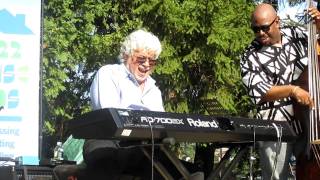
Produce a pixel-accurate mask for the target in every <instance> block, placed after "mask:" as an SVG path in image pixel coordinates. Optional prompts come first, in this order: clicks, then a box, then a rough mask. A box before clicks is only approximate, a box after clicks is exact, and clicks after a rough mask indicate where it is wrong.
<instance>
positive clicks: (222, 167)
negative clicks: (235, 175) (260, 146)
mask: <svg viewBox="0 0 320 180" xmlns="http://www.w3.org/2000/svg"><path fill="white" fill-rule="evenodd" d="M251 146H252V143H243V144H231V145H230V146H229V147H230V148H229V149H228V150H227V152H226V153H225V155H224V156H223V158H222V159H221V160H220V162H219V163H218V165H217V167H216V168H214V169H213V170H212V171H211V173H210V174H209V175H208V178H207V180H213V179H215V178H216V177H220V178H219V179H221V180H225V179H228V178H229V177H230V174H231V171H232V169H233V168H234V167H235V166H236V165H237V163H238V162H239V161H240V160H241V158H242V157H243V155H245V153H246V152H247V151H248V150H250V147H251ZM224 147H226V146H224ZM233 152H236V155H235V157H234V158H233V159H232V160H231V163H230V164H229V165H228V166H226V164H227V162H230V158H231V155H232V154H233Z"/></svg>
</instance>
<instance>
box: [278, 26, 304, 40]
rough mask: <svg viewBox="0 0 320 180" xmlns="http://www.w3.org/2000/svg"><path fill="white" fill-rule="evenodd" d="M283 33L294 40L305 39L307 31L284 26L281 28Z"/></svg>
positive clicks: (297, 27)
mask: <svg viewBox="0 0 320 180" xmlns="http://www.w3.org/2000/svg"><path fill="white" fill-rule="evenodd" d="M281 33H282V34H283V35H286V36H289V37H292V38H305V37H306V29H305V28H303V27H299V26H284V27H281Z"/></svg>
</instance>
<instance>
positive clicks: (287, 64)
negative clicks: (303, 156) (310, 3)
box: [241, 3, 320, 180]
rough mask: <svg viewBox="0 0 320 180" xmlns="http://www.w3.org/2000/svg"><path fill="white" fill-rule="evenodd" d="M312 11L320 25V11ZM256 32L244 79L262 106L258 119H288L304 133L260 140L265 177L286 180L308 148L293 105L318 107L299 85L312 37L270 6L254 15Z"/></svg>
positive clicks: (262, 6)
mask: <svg viewBox="0 0 320 180" xmlns="http://www.w3.org/2000/svg"><path fill="white" fill-rule="evenodd" d="M308 12H309V15H311V16H312V17H313V18H314V19H315V20H316V23H317V27H320V21H319V19H320V13H319V11H318V10H317V9H316V8H310V9H309V10H308ZM251 29H252V31H253V32H254V34H255V39H254V40H253V41H252V43H251V44H250V45H249V46H248V47H247V49H246V50H245V52H244V54H243V55H242V57H241V71H242V72H241V75H242V80H243V82H244V84H245V86H246V87H247V90H248V94H249V96H250V97H251V99H252V101H253V103H254V104H256V107H257V116H256V117H257V118H260V119H264V120H271V121H272V120H281V121H288V122H289V123H290V125H291V126H292V128H293V130H294V131H295V132H296V133H297V134H298V135H299V139H298V141H297V142H296V143H282V142H280V141H279V142H259V154H260V162H261V163H260V165H261V169H262V176H263V179H267V180H269V179H281V180H282V179H285V180H286V179H288V169H289V159H290V157H291V155H292V153H294V154H295V155H299V154H300V153H302V152H303V151H304V150H305V147H306V146H307V144H306V142H307V141H306V137H307V136H306V135H305V134H304V133H305V132H306V130H305V126H304V124H301V123H300V121H299V120H298V119H295V118H294V111H293V102H297V103H299V104H300V105H302V106H303V107H305V108H306V109H308V108H310V107H312V106H313V101H312V99H311V97H310V95H309V93H308V92H307V91H306V90H304V89H303V88H301V87H299V86H296V85H294V81H295V80H297V79H298V78H299V76H300V75H301V74H302V72H304V70H305V68H306V66H307V47H308V46H307V43H308V42H307V35H306V34H305V33H304V31H303V29H300V28H298V27H286V28H281V27H280V19H279V17H278V16H277V12H276V11H275V9H274V8H273V7H272V6H271V5H269V4H265V3H263V4H259V5H258V6H257V7H256V8H255V10H254V11H253V13H252V17H251ZM318 29H319V28H318ZM279 131H280V129H279Z"/></svg>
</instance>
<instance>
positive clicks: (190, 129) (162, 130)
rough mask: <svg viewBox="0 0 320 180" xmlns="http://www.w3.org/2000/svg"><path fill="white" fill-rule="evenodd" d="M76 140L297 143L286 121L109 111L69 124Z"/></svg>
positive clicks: (113, 109) (138, 111) (106, 109)
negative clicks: (167, 139)
mask: <svg viewBox="0 0 320 180" xmlns="http://www.w3.org/2000/svg"><path fill="white" fill-rule="evenodd" d="M68 124H69V125H68V126H69V129H70V131H71V133H72V135H73V137H75V138H81V139H118V140H150V139H151V137H152V136H153V138H154V139H155V140H163V139H164V138H174V139H175V140H176V141H178V142H252V141H293V140H295V139H296V135H295V133H294V132H293V130H292V129H291V127H290V125H289V124H288V122H286V121H265V120H261V119H249V118H240V117H218V116H207V115H198V114H182V113H170V112H155V111H140V110H129V109H116V108H105V109H100V110H95V111H91V112H89V113H85V114H83V115H81V116H79V117H78V118H75V119H73V120H70V121H69V122H68Z"/></svg>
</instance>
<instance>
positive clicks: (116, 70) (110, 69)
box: [99, 64, 125, 74]
mask: <svg viewBox="0 0 320 180" xmlns="http://www.w3.org/2000/svg"><path fill="white" fill-rule="evenodd" d="M124 72H125V70H124V66H123V65H122V64H107V65H104V66H102V67H101V68H100V69H99V73H100V74H101V73H103V74H123V73H124Z"/></svg>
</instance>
